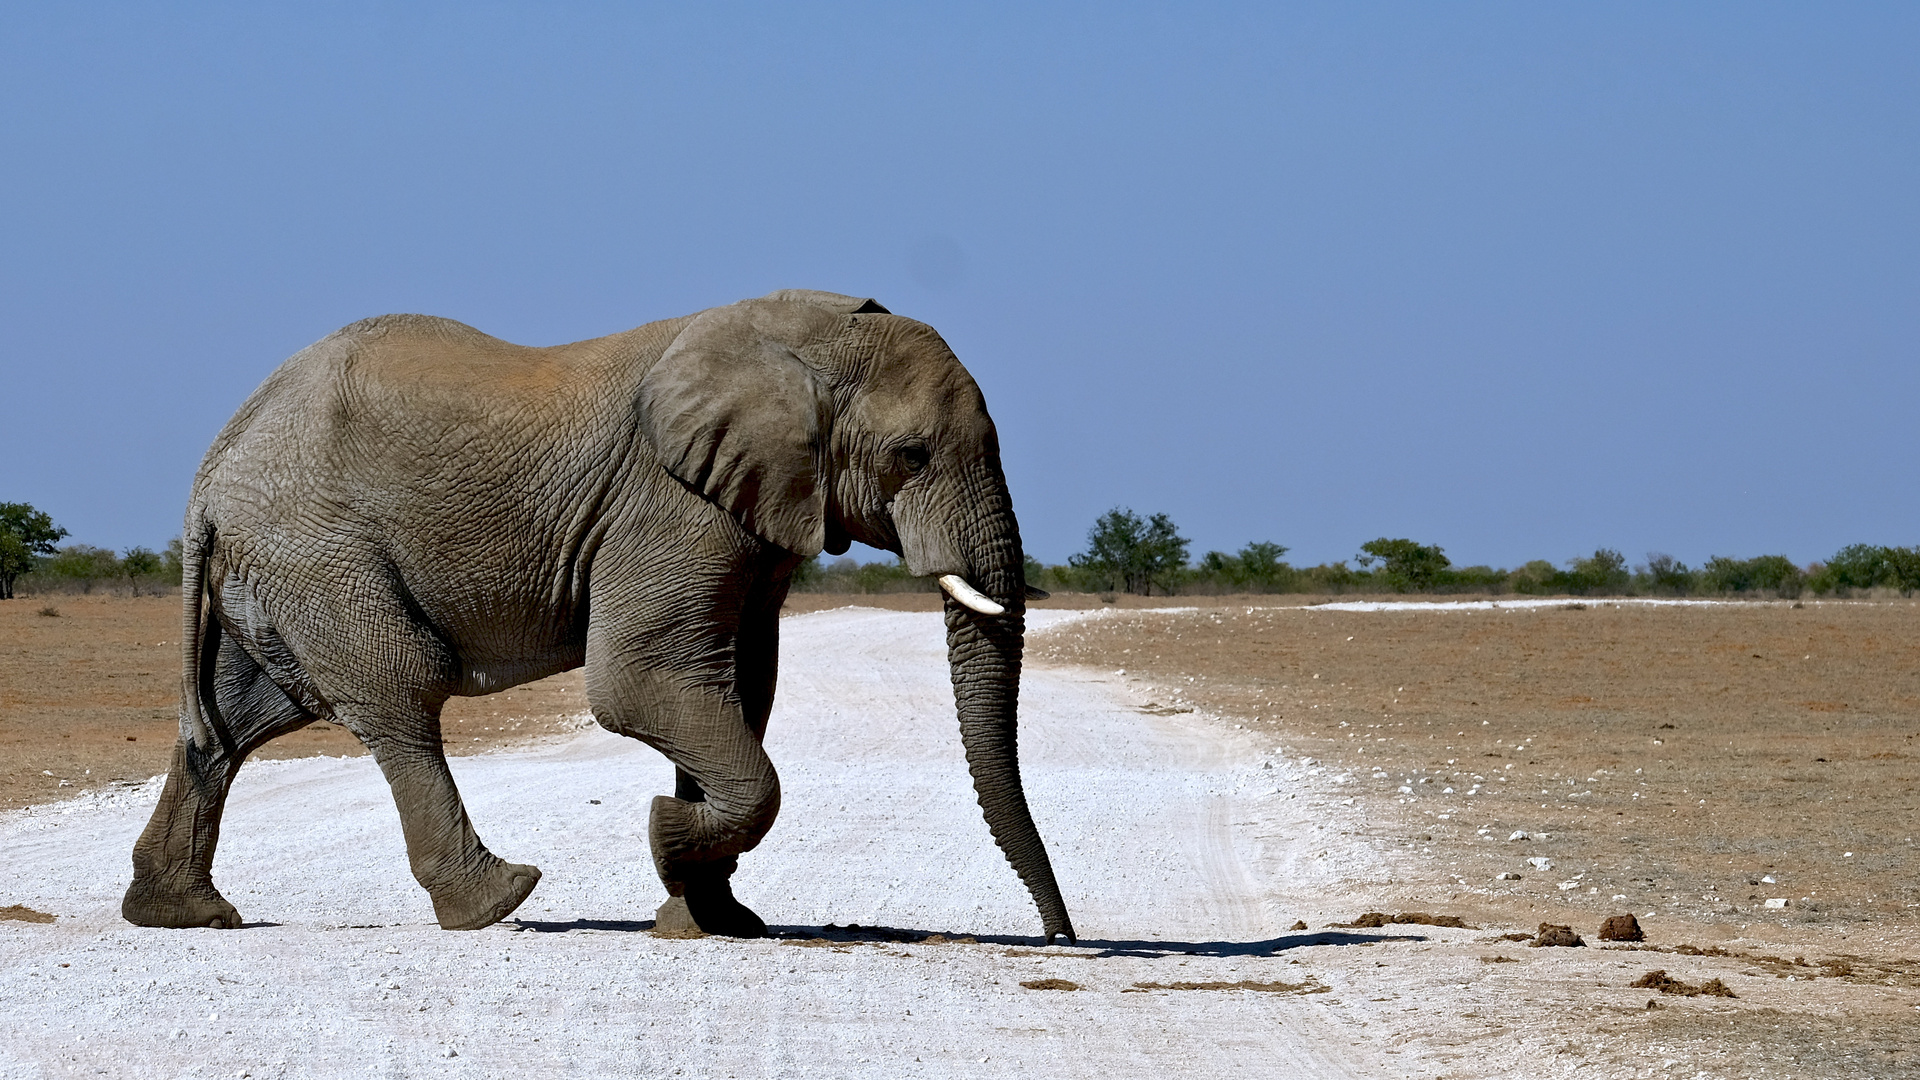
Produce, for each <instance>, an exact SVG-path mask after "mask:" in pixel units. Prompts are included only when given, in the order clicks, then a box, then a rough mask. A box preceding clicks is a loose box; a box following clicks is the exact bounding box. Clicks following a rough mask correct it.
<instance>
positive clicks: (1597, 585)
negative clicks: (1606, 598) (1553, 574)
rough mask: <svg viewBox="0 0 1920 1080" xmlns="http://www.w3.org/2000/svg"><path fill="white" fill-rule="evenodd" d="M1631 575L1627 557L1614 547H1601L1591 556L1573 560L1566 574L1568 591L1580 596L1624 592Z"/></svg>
mask: <svg viewBox="0 0 1920 1080" xmlns="http://www.w3.org/2000/svg"><path fill="white" fill-rule="evenodd" d="M1629 577H1630V575H1629V574H1628V573H1627V557H1626V556H1624V555H1622V554H1620V553H1619V552H1617V551H1614V550H1613V549H1612V548H1601V549H1599V550H1598V551H1595V552H1594V553H1593V555H1592V557H1591V558H1586V559H1574V560H1573V561H1572V562H1571V564H1570V565H1569V569H1568V572H1567V575H1566V585H1567V591H1568V592H1571V593H1574V594H1576V595H1580V596H1588V595H1593V594H1596V593H1618V592H1623V591H1625V590H1626V587H1627V580H1628V578H1629Z"/></svg>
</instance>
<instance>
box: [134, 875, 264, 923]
mask: <svg viewBox="0 0 1920 1080" xmlns="http://www.w3.org/2000/svg"><path fill="white" fill-rule="evenodd" d="M120 917H121V918H123V919H125V920H127V921H128V922H130V923H132V924H133V925H135V926H160V927H167V928H169V929H180V928H184V927H189V926H208V927H212V928H214V929H216V930H238V929H239V928H240V913H239V912H238V911H236V910H234V907H233V905H232V904H229V903H227V898H226V897H224V896H221V895H220V890H218V889H216V888H214V887H213V882H211V881H207V882H204V883H200V884H195V885H190V886H187V887H184V888H178V887H170V886H168V885H167V884H166V883H165V882H164V881H163V880H162V879H160V878H151V877H150V878H135V879H134V880H133V884H131V885H129V886H127V895H126V897H125V898H124V899H122V900H121V901H120Z"/></svg>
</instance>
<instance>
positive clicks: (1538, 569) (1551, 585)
mask: <svg viewBox="0 0 1920 1080" xmlns="http://www.w3.org/2000/svg"><path fill="white" fill-rule="evenodd" d="M1566 587H1567V575H1566V574H1565V573H1563V572H1562V571H1561V570H1560V568H1559V567H1557V566H1555V565H1553V564H1552V563H1550V562H1548V561H1547V560H1545V559H1534V560H1533V561H1531V562H1529V563H1527V564H1525V565H1524V566H1522V567H1520V568H1519V569H1518V570H1515V571H1513V572H1512V573H1510V574H1508V575H1507V588H1509V589H1512V590H1513V591H1514V592H1517V593H1526V594H1528V595H1531V596H1543V595H1546V594H1548V593H1556V592H1563V591H1565V589H1566Z"/></svg>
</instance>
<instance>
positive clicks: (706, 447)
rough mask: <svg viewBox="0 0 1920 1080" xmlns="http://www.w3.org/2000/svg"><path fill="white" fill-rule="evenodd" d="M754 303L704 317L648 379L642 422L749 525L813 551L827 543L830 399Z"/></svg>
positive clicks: (667, 455)
mask: <svg viewBox="0 0 1920 1080" xmlns="http://www.w3.org/2000/svg"><path fill="white" fill-rule="evenodd" d="M753 306H754V305H752V304H735V305H733V306H731V307H724V308H714V309H713V310H711V311H705V312H702V313H701V314H699V315H697V316H695V317H694V320H693V322H692V323H690V324H688V326H687V328H686V329H685V330H682V331H681V332H680V335H679V336H678V337H677V338H675V339H674V342H673V344H672V345H670V346H668V347H667V350H666V352H664V353H662V354H661V356H660V359H659V360H658V361H656V362H655V364H654V365H653V368H652V370H650V371H648V372H647V374H646V376H645V377H644V378H642V379H641V380H640V393H639V402H638V404H639V413H640V426H641V430H642V432H643V433H644V434H645V435H646V437H647V439H648V440H649V441H650V442H652V444H653V448H654V450H655V451H656V452H658V453H659V455H660V463H661V465H663V466H665V467H666V470H667V471H668V472H670V473H672V474H673V475H674V476H676V477H679V478H680V480H682V481H683V482H685V483H686V484H687V485H688V486H689V487H692V488H693V489H694V490H695V491H698V492H700V493H701V494H702V495H705V496H706V497H707V498H708V499H711V500H712V501H713V502H714V503H716V504H718V505H719V506H720V507H722V508H723V509H725V510H726V511H727V512H729V513H731V514H732V515H733V516H734V517H735V518H737V519H738V520H739V522H740V524H741V525H742V526H744V527H745V528H746V529H747V530H748V531H750V532H752V533H754V534H755V535H757V536H759V537H761V538H763V539H766V540H768V541H771V542H772V543H775V544H778V545H779V546H781V547H783V548H786V549H787V550H788V551H792V552H794V553H796V554H800V555H813V554H816V553H818V552H819V551H820V549H821V548H822V547H824V546H825V545H826V526H827V505H826V504H827V489H828V486H829V485H828V483H827V477H826V459H827V440H828V435H829V433H830V431H831V429H832V413H831V411H830V403H829V398H828V396H827V394H826V393H825V392H823V390H822V388H821V387H820V385H819V383H818V382H817V380H816V379H815V377H814V374H813V372H812V370H811V369H810V368H809V367H808V366H807V365H806V364H805V363H804V362H803V361H802V360H801V359H800V357H799V356H798V355H797V354H795V353H794V351H793V350H792V349H791V348H789V347H788V346H787V345H786V344H784V343H782V342H781V341H779V340H776V339H775V338H774V337H773V336H770V335H768V334H767V333H765V332H764V329H763V328H762V327H760V326H757V325H755V324H756V323H757V322H759V321H761V320H756V319H755V318H753V317H752V316H753V312H752V311H751V310H750V309H751V308H752V307H753ZM782 336H784V335H782Z"/></svg>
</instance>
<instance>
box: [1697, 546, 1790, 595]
mask: <svg viewBox="0 0 1920 1080" xmlns="http://www.w3.org/2000/svg"><path fill="white" fill-rule="evenodd" d="M1700 578H1701V581H1702V583H1703V584H1705V585H1706V586H1707V587H1708V588H1710V589H1712V590H1713V591H1714V592H1723V593H1725V592H1756V591H1759V590H1762V589H1770V590H1772V591H1773V592H1775V593H1777V594H1778V595H1780V596H1797V595H1799V592H1800V586H1801V584H1802V582H1803V581H1804V580H1805V578H1804V575H1802V574H1801V572H1800V568H1799V567H1798V566H1795V565H1794V564H1793V560H1792V559H1789V558H1787V557H1786V556H1785V555H1762V556H1760V557H1758V558H1753V559H1730V558H1727V557H1726V556H1724V555H1715V556H1714V557H1712V558H1710V559H1708V560H1707V563H1706V565H1705V566H1703V567H1701V568H1700Z"/></svg>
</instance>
